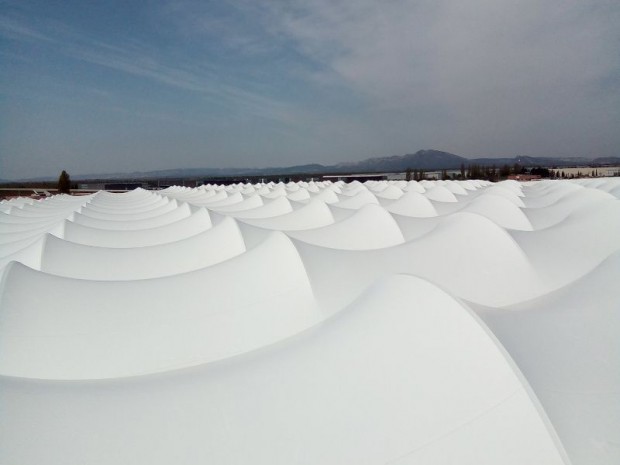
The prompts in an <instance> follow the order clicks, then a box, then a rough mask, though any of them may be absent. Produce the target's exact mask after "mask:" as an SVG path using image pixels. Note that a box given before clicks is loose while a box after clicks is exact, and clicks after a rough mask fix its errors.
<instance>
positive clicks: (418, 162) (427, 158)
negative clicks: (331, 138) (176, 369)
mask: <svg viewBox="0 0 620 465" xmlns="http://www.w3.org/2000/svg"><path fill="white" fill-rule="evenodd" d="M515 163H518V164H520V165H522V166H527V167H536V166H542V167H568V166H588V165H620V157H601V158H594V159H592V158H585V157H568V158H555V157H512V158H473V159H472V158H465V157H462V156H459V155H455V154H453V153H449V152H442V151H440V150H419V151H417V152H416V153H412V154H407V155H395V156H388V157H374V158H367V159H366V160H362V161H357V162H345V163H337V164H334V165H321V164H307V165H296V166H287V167H270V168H180V169H169V170H157V171H141V172H132V173H106V174H84V175H77V176H72V177H73V179H74V180H77V179H102V180H103V179H149V178H152V179H157V178H160V179H162V178H198V177H229V176H232V177H240V176H278V175H303V174H305V175H311V174H328V173H329V174H343V173H378V172H401V171H405V170H407V169H412V170H427V171H428V170H444V169H445V170H453V169H459V168H460V167H461V166H462V165H463V166H465V167H467V166H468V165H480V166H493V165H495V166H496V167H498V168H499V167H501V166H502V165H510V166H512V165H514V164H515ZM53 179H55V178H50V177H42V178H36V179H27V180H22V181H50V180H53Z"/></svg>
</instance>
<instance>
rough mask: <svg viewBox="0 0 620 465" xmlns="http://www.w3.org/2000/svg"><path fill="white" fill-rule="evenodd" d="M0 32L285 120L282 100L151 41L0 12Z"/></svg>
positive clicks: (264, 116)
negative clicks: (37, 23) (107, 36)
mask: <svg viewBox="0 0 620 465" xmlns="http://www.w3.org/2000/svg"><path fill="white" fill-rule="evenodd" d="M0 34H2V35H4V36H5V37H7V38H9V39H11V40H26V41H33V40H34V41H40V42H42V43H44V44H47V43H49V44H50V45H52V44H53V47H54V51H56V52H58V53H62V54H64V55H65V56H68V57H71V58H73V59H76V60H80V61H83V62H87V63H91V64H94V65H98V66H102V67H106V68H109V69H113V70H116V71H119V72H122V73H126V74H129V75H132V76H134V77H138V78H144V79H148V80H150V81H152V82H156V83H159V84H164V85H166V86H169V87H172V88H176V89H181V90H184V91H188V92H193V93H196V94H199V95H200V97H201V98H204V99H207V100H212V101H217V102H219V103H220V104H222V105H228V106H233V107H236V108H238V109H239V110H240V111H244V112H246V113H248V114H252V115H254V116H257V117H262V118H268V119H274V120H277V121H281V122H287V121H289V114H290V109H289V107H288V106H287V104H286V103H284V102H281V101H278V100H275V99H273V98H271V97H268V96H264V95H261V94H259V93H256V92H252V91H249V90H247V89H246V88H244V87H242V86H236V85H233V84H231V83H230V82H231V79H229V78H227V77H226V75H225V72H224V73H222V72H220V71H219V70H218V68H217V67H216V66H210V65H209V64H208V63H204V62H201V63H200V65H197V64H195V63H191V62H187V61H186V62H185V63H179V62H176V63H171V62H168V63H166V62H165V60H164V57H163V56H162V54H161V53H159V52H158V51H157V50H155V49H152V48H150V47H147V46H143V45H137V44H135V43H134V44H126V45H125V46H121V45H119V44H114V43H109V42H104V41H101V40H98V39H95V38H92V37H89V36H88V35H85V34H80V33H79V32H77V31H75V30H71V29H70V28H68V27H67V26H66V25H59V24H57V23H51V24H49V23H48V24H44V28H42V29H41V30H39V29H35V28H34V27H33V26H32V25H29V24H25V23H23V22H21V21H18V20H15V19H10V18H0Z"/></svg>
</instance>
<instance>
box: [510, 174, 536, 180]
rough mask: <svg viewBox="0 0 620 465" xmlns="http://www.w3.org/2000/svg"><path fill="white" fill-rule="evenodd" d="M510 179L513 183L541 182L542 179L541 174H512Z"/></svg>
mask: <svg viewBox="0 0 620 465" xmlns="http://www.w3.org/2000/svg"><path fill="white" fill-rule="evenodd" d="M508 179H512V180H513V181H540V180H541V179H542V178H541V176H540V174H511V175H510V176H508Z"/></svg>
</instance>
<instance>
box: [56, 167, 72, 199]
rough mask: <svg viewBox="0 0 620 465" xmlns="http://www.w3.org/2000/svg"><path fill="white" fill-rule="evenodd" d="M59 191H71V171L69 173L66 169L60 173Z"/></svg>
mask: <svg viewBox="0 0 620 465" xmlns="http://www.w3.org/2000/svg"><path fill="white" fill-rule="evenodd" d="M58 193H59V194H70V193H71V178H70V177H69V173H67V172H66V171H65V170H62V173H60V176H59V177H58Z"/></svg>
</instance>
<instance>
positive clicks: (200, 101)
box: [0, 0, 620, 179]
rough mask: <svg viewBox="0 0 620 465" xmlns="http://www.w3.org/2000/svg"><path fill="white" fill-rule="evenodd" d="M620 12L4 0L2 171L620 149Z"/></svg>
mask: <svg viewBox="0 0 620 465" xmlns="http://www.w3.org/2000/svg"><path fill="white" fill-rule="evenodd" d="M618 24H620V3H618V2H617V1H616V0H614V1H609V0H601V1H577V0H564V1H559V0H557V1H555V0H554V1H552V0H538V1H534V0H521V1H503V0H472V1H470V2H462V1H461V0H418V1H401V0H386V1H381V2H379V1H368V0H356V1H351V0H349V1H339V0H303V1H302V0H289V1H264V2H256V1H250V0H222V1H217V2H210V1H191V0H188V1H185V0H183V1H176V0H174V1H135V2H134V1H132V2H127V1H101V2H84V1H52V0H47V1H40V2H38V1H1V0H0V60H1V63H2V65H1V66H0V178H5V179H15V178H23V177H34V176H41V175H55V174H56V173H57V172H60V170H62V169H66V170H67V171H68V172H69V173H71V174H74V175H79V174H85V173H105V172H119V171H123V172H125V171H133V170H141V171H146V170H155V169H166V168H188V167H264V166H275V165H278V166H283V165H293V164H300V163H332V162H338V161H352V160H358V159H363V158H366V157H369V156H378V155H396V154H405V153H411V152H414V151H416V150H418V149H422V148H437V149H442V150H447V151H451V152H453V153H457V154H460V155H464V156H471V157H475V156H476V157H477V156H514V155H545V156H614V155H620V131H619V130H618V128H619V127H620V54H619V53H618V50H620V28H619V27H618Z"/></svg>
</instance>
